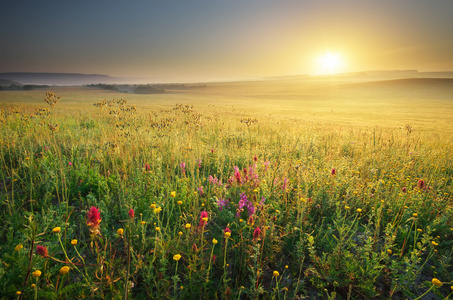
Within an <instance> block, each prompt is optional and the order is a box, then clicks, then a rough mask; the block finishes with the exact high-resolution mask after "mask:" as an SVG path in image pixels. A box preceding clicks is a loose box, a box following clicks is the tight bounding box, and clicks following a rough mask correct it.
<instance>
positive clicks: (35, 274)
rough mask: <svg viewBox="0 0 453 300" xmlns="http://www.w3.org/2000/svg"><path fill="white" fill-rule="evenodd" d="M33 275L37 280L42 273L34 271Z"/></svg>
mask: <svg viewBox="0 0 453 300" xmlns="http://www.w3.org/2000/svg"><path fill="white" fill-rule="evenodd" d="M31 275H33V277H35V278H36V277H39V276H41V271H39V270H36V271H34V272H33V273H31Z"/></svg>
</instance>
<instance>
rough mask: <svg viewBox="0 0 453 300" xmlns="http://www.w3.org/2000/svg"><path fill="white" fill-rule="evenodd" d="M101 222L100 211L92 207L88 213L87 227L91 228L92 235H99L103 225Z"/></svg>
mask: <svg viewBox="0 0 453 300" xmlns="http://www.w3.org/2000/svg"><path fill="white" fill-rule="evenodd" d="M101 220H102V219H101V213H100V212H99V209H97V208H96V207H94V206H92V207H91V208H90V210H89V211H88V213H87V225H88V226H90V231H91V233H92V234H96V233H99V224H100V223H101Z"/></svg>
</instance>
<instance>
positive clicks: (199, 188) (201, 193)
mask: <svg viewBox="0 0 453 300" xmlns="http://www.w3.org/2000/svg"><path fill="white" fill-rule="evenodd" d="M197 191H198V192H199V193H200V195H203V192H204V191H203V186H199V187H198V188H197Z"/></svg>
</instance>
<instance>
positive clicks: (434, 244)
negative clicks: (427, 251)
mask: <svg viewBox="0 0 453 300" xmlns="http://www.w3.org/2000/svg"><path fill="white" fill-rule="evenodd" d="M431 244H433V246H437V245H439V244H438V243H436V242H435V241H432V242H431Z"/></svg>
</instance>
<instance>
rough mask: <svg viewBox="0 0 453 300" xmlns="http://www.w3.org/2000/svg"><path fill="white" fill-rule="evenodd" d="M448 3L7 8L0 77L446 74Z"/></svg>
mask: <svg viewBox="0 0 453 300" xmlns="http://www.w3.org/2000/svg"><path fill="white" fill-rule="evenodd" d="M452 13H453V1H451V0H443V1H440V0H439V1H437V0H433V1H427V0H379V1H378V0H370V1H364V0H331V1H327V0H317V1H315V0H299V1H296V0H193V1H189V0H179V1H176V0H136V1H124V0H122V1H120V0H109V1H107V0H100V1H95V0H91V1H85V0H78V1H64V0H59V1H54V0H49V1H44V0H43V1H39V0H33V1H21V0H16V1H7V2H6V3H3V5H2V10H1V11H0V25H1V28H2V31H1V32H2V33H1V37H2V38H1V40H2V42H1V44H0V72H74V73H91V74H93V73H96V74H107V75H111V76H119V77H121V76H128V77H145V78H149V79H151V80H155V81H196V80H218V79H236V78H248V77H261V76H279V75H296V74H312V75H315V74H318V73H321V72H322V70H321V68H322V67H321V66H320V65H319V57H322V56H323V55H325V53H327V52H329V53H333V54H336V55H338V56H340V57H341V59H342V61H341V64H340V65H339V66H337V67H336V70H335V71H337V72H350V71H363V70H373V69H419V70H421V71H436V70H453V55H452V54H453V18H452V17H451V15H452Z"/></svg>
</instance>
